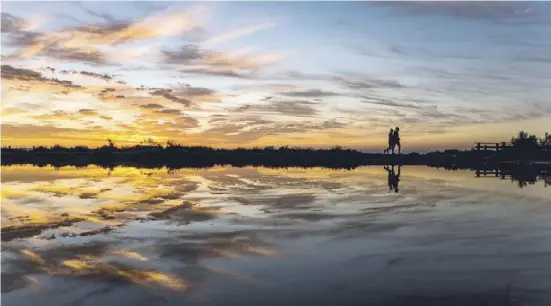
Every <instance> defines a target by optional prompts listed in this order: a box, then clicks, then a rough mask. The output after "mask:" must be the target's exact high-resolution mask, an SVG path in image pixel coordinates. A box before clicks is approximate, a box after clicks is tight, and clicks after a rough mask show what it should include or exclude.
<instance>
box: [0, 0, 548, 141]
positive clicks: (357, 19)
mask: <svg viewBox="0 0 551 306" xmlns="http://www.w3.org/2000/svg"><path fill="white" fill-rule="evenodd" d="M1 31H2V41H1V47H2V93H1V95H2V145H3V146H7V145H11V146H32V145H53V144H62V145H88V146H98V145H103V144H105V143H106V139H107V138H111V139H113V141H114V142H115V144H117V145H128V144H133V143H138V142H140V141H142V140H144V139H145V138H149V137H151V138H153V139H155V140H157V141H160V142H162V143H165V142H166V141H167V140H174V141H176V142H178V143H181V144H186V145H209V146H214V147H226V148H227V147H250V146H264V145H275V146H280V145H291V146H314V147H326V146H333V145H341V146H347V147H353V148H358V149H362V150H366V151H370V150H382V149H383V148H384V147H386V144H387V140H386V137H387V133H388V130H389V128H391V127H395V126H400V130H401V138H402V146H403V148H404V151H405V152H411V151H426V150H430V149H440V148H451V147H453V148H466V147H470V146H471V145H472V143H473V142H474V141H505V140H508V139H509V138H510V137H511V136H512V135H513V134H515V133H516V132H518V131H519V130H521V129H523V130H526V131H528V132H531V133H535V134H538V135H541V136H543V133H544V132H546V131H549V132H551V101H550V97H551V2H476V3H474V2H449V1H445V2H408V3H405V2H315V3H314V2H224V1H223V2H204V3H203V2H23V3H19V2H7V1H3V2H2V29H1Z"/></svg>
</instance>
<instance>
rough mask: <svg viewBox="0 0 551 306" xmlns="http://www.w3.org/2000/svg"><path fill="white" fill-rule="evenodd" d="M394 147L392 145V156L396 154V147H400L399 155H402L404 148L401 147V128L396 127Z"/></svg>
mask: <svg viewBox="0 0 551 306" xmlns="http://www.w3.org/2000/svg"><path fill="white" fill-rule="evenodd" d="M393 141H394V143H393V145H392V154H394V147H396V146H398V154H401V153H402V146H401V145H400V128H399V127H396V128H395V129H394V137H393Z"/></svg>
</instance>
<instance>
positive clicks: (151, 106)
mask: <svg viewBox="0 0 551 306" xmlns="http://www.w3.org/2000/svg"><path fill="white" fill-rule="evenodd" d="M140 107H141V108H155V109H159V108H163V106H162V105H161V104H157V103H149V104H144V105H140Z"/></svg>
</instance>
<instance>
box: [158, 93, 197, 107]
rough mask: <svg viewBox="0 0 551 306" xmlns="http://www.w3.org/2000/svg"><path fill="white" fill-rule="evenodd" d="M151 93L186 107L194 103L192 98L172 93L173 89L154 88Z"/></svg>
mask: <svg viewBox="0 0 551 306" xmlns="http://www.w3.org/2000/svg"><path fill="white" fill-rule="evenodd" d="M149 94H150V95H152V96H161V97H163V98H165V99H168V100H170V101H172V102H176V103H179V104H182V105H184V106H186V107H190V106H191V103H192V102H191V101H190V100H188V99H186V98H178V97H177V96H175V95H174V94H172V89H157V90H154V91H150V92H149Z"/></svg>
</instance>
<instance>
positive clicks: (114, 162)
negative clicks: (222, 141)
mask: <svg viewBox="0 0 551 306" xmlns="http://www.w3.org/2000/svg"><path fill="white" fill-rule="evenodd" d="M1 156H2V160H1V161H2V165H3V166H4V165H6V166H9V165H22V164H32V165H37V166H47V165H52V166H54V167H62V166H82V167H84V166H87V165H97V166H102V167H107V168H109V167H116V166H134V167H139V168H162V167H167V168H190V167H191V168H204V167H214V166H234V167H245V166H256V167H263V166H264V167H278V168H280V167H327V168H346V169H352V168H356V167H359V166H370V165H373V166H377V165H379V166H380V165H425V166H431V167H445V168H449V169H460V168H465V169H479V168H501V167H512V166H516V165H529V164H533V162H534V161H535V159H531V158H522V157H517V158H516V159H513V158H509V159H502V158H498V156H495V155H494V156H492V155H490V154H488V153H487V152H471V151H468V152H457V153H447V152H430V153H425V154H419V153H409V154H400V155H398V154H396V155H391V154H376V153H375V154H374V153H362V152H358V151H353V150H327V151H294V152H293V151H287V152H280V151H264V152H258V151H255V150H243V151H230V150H225V151H222V150H220V151H210V152H198V151H195V152H194V151H183V150H182V151H168V152H167V151H158V152H155V151H153V152H151V151H141V152H140V151H131V152H102V151H93V152H33V151H23V150H21V151H5V150H3V151H2V154H1ZM545 157H548V158H541V159H538V160H537V161H538V163H540V164H541V166H542V167H545V166H549V165H551V156H545Z"/></svg>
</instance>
